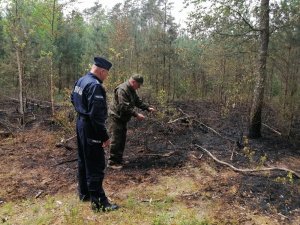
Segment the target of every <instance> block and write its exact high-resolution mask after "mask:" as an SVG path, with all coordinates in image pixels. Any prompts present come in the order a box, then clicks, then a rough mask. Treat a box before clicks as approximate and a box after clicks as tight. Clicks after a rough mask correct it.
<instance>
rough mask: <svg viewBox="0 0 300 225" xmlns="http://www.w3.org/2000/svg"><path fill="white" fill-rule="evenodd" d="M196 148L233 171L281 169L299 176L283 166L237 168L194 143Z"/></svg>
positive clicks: (299, 176)
mask: <svg viewBox="0 0 300 225" xmlns="http://www.w3.org/2000/svg"><path fill="white" fill-rule="evenodd" d="M195 146H196V147H197V148H200V149H202V150H203V151H204V152H206V153H207V154H208V155H209V156H210V157H211V158H213V160H215V161H216V162H218V163H220V164H222V165H225V166H228V167H230V168H231V169H233V170H234V171H237V172H242V173H246V172H259V171H271V170H282V171H285V172H289V173H292V174H294V175H295V176H296V177H298V178H300V174H299V173H297V172H295V171H293V170H290V169H287V168H283V167H264V168H260V169H239V168H236V167H234V166H233V165H231V164H229V163H227V162H224V161H221V160H219V159H217V158H216V157H215V156H214V155H213V154H211V153H210V151H208V150H207V149H205V148H203V147H202V146H200V145H197V144H196V145H195Z"/></svg>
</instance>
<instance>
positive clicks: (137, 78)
mask: <svg viewBox="0 0 300 225" xmlns="http://www.w3.org/2000/svg"><path fill="white" fill-rule="evenodd" d="M131 79H133V80H135V81H136V82H138V83H139V84H143V83H144V78H143V77H142V75H140V74H134V75H132V77H131Z"/></svg>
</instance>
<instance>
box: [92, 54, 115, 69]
mask: <svg viewBox="0 0 300 225" xmlns="http://www.w3.org/2000/svg"><path fill="white" fill-rule="evenodd" d="M94 61H95V65H96V66H98V67H101V68H103V69H106V70H109V69H110V68H111V66H112V64H111V62H109V61H108V60H106V59H104V58H102V57H99V56H97V57H95V58H94Z"/></svg>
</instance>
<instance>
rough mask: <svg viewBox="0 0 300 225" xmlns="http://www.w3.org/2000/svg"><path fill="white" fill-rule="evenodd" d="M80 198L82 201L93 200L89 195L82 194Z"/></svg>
mask: <svg viewBox="0 0 300 225" xmlns="http://www.w3.org/2000/svg"><path fill="white" fill-rule="evenodd" d="M79 200H80V201H82V202H89V201H90V200H91V198H90V196H89V195H80V196H79Z"/></svg>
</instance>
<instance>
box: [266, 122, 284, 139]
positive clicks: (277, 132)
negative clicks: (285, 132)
mask: <svg viewBox="0 0 300 225" xmlns="http://www.w3.org/2000/svg"><path fill="white" fill-rule="evenodd" d="M262 125H263V126H265V127H266V128H268V129H270V130H271V131H273V132H274V133H276V134H278V135H280V136H281V133H280V132H279V131H277V130H275V129H273V128H272V127H270V126H268V125H267V124H265V123H262Z"/></svg>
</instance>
